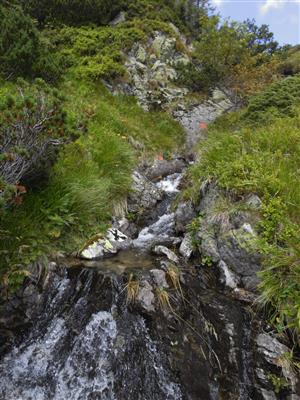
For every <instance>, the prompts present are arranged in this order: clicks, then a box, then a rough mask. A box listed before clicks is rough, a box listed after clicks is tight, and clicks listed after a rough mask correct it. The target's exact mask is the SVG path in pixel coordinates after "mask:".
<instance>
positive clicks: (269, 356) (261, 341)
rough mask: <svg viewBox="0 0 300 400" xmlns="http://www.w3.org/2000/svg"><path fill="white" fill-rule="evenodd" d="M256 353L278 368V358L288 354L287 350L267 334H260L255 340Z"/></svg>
mask: <svg viewBox="0 0 300 400" xmlns="http://www.w3.org/2000/svg"><path fill="white" fill-rule="evenodd" d="M256 343H257V346H258V351H259V352H261V353H263V355H264V357H265V359H266V360H267V361H268V362H269V363H270V364H274V365H276V366H280V365H281V364H280V357H282V355H283V354H284V353H287V352H289V348H288V347H287V346H285V345H284V344H282V343H280V342H279V341H278V340H277V339H276V338H275V337H273V336H271V335H270V334H268V333H261V334H259V335H258V336H257V338H256Z"/></svg>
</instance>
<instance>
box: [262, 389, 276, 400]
mask: <svg viewBox="0 0 300 400" xmlns="http://www.w3.org/2000/svg"><path fill="white" fill-rule="evenodd" d="M261 394H262V396H263V399H264V400H277V396H276V394H275V393H274V392H273V391H272V390H266V389H261Z"/></svg>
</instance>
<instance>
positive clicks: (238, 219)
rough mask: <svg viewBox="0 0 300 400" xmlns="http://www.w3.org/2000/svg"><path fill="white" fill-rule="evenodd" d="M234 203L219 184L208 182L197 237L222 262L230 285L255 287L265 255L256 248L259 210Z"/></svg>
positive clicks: (207, 253)
mask: <svg viewBox="0 0 300 400" xmlns="http://www.w3.org/2000/svg"><path fill="white" fill-rule="evenodd" d="M224 202H225V207H224ZM232 207H233V210H230V201H228V200H227V199H226V196H225V195H224V194H223V193H222V191H221V190H220V189H219V188H218V187H217V186H216V185H213V184H208V185H206V186H205V185H204V186H203V187H202V200H201V201H200V205H199V212H201V215H202V218H201V221H200V227H199V230H198V232H197V234H196V240H197V242H198V243H199V250H200V252H201V253H202V254H203V255H205V256H209V257H210V258H211V260H212V261H213V262H214V263H216V264H217V265H218V266H219V270H220V273H221V279H222V281H223V282H224V283H225V284H226V285H227V286H228V287H230V288H232V289H233V288H235V287H237V286H241V287H244V288H245V289H247V290H250V291H253V290H254V291H255V289H256V288H257V285H258V283H259V278H258V276H257V273H258V272H259V271H260V269H261V263H260V262H261V258H260V255H259V253H258V252H257V249H256V248H255V240H256V233H255V229H254V226H255V225H256V223H257V218H258V217H257V213H256V212H251V211H247V212H242V211H237V210H234V205H233V206H232Z"/></svg>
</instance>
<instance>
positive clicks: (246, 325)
mask: <svg viewBox="0 0 300 400" xmlns="http://www.w3.org/2000/svg"><path fill="white" fill-rule="evenodd" d="M153 267H155V262H154V265H153ZM189 269H190V272H188V273H185V274H184V275H183V278H184V281H185V284H182V294H183V296H184V301H183V297H182V295H180V294H179V293H177V294H176V293H175V292H173V295H172V297H171V298H170V304H171V307H169V306H166V307H165V308H164V309H162V308H161V306H160V304H159V299H158V297H157V294H156V286H157V284H159V282H160V281H161V279H162V278H163V280H164V282H166V281H165V278H164V277H162V276H160V280H157V270H154V271H155V273H154V274H153V273H152V272H151V273H146V272H144V274H143V276H142V277H141V282H142V281H144V282H147V284H148V290H150V291H151V293H152V295H153V298H152V300H153V302H152V307H150V308H148V309H146V308H145V307H143V301H145V298H143V296H142V291H143V290H144V286H143V287H142V285H141V287H140V289H139V290H140V292H141V296H140V297H139V296H138V297H137V300H136V302H134V303H131V304H126V291H124V286H125V284H126V282H127V279H128V276H125V275H119V276H117V275H114V274H110V275H103V274H102V273H101V272H98V271H96V270H86V269H80V268H79V269H78V268H73V269H72V268H71V269H67V268H65V267H54V266H53V267H52V271H50V272H49V273H48V275H47V277H46V279H45V281H44V283H43V288H42V291H39V290H38V288H37V287H36V286H34V285H32V284H30V283H28V284H27V285H25V286H24V291H23V296H22V298H21V300H20V302H19V304H15V306H16V308H15V309H14V311H13V312H14V314H15V315H16V316H17V315H18V310H19V312H20V314H19V315H18V318H19V324H20V325H19V328H18V331H17V332H15V337H14V340H13V341H12V344H13V346H12V347H11V348H10V349H9V346H8V348H7V350H8V351H6V352H5V351H3V352H2V357H1V361H0V375H1V381H0V398H1V399H3V400H16V399H22V400H29V399H39V400H44V399H45V400H46V399H47V400H48V399H49V400H50V399H51V400H52V399H66V398H72V399H101V400H102V399H109V400H111V399H118V400H121V399H124V400H125V399H126V400H136V399H141V400H154V399H155V400H165V399H170V400H171V399H174V400H175V399H176V400H179V399H186V400H187V399H191V400H202V399H203V400H210V399H212V400H213V399H243V400H244V399H245V400H247V399H249V400H250V399H251V400H252V399H258V400H260V399H261V400H263V399H265V398H266V397H264V395H263V393H264V391H265V392H270V393H273V390H272V385H271V384H270V382H269V381H268V379H266V376H267V374H268V372H270V371H273V372H275V373H276V372H277V370H278V368H279V367H278V366H277V365H276V363H275V360H277V358H278V357H279V356H280V355H281V354H282V353H283V352H284V351H286V349H287V348H286V347H285V346H284V345H282V344H280V343H279V342H278V341H277V340H276V339H275V338H272V336H271V335H270V334H268V333H264V334H261V333H259V331H260V330H261V322H259V320H258V319H256V318H253V315H252V314H251V313H250V311H249V309H247V307H246V306H244V305H243V304H242V303H240V302H239V301H236V300H234V299H232V298H230V297H228V296H225V295H224V294H222V293H218V292H217V291H214V290H211V289H209V288H208V285H209V286H210V287H211V286H212V284H213V281H212V280H211V278H209V280H207V278H206V279H205V280H203V279H202V278H201V276H203V271H201V269H199V267H196V266H193V265H190V267H189ZM160 275H161V274H160ZM164 285H166V283H164ZM170 293H172V291H170ZM21 310H22V314H21ZM7 312H9V310H7ZM10 313H11V310H10ZM5 315H6V314H4V316H5ZM270 346H271V347H272V346H273V349H272V348H271V347H270ZM261 371H263V373H262V372H261ZM287 395H288V392H287V391H284V392H282V396H281V397H276V396H275V394H274V397H273V398H274V399H276V398H281V399H286V398H287V397H284V396H287Z"/></svg>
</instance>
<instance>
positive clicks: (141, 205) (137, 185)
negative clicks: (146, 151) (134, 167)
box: [128, 171, 163, 213]
mask: <svg viewBox="0 0 300 400" xmlns="http://www.w3.org/2000/svg"><path fill="white" fill-rule="evenodd" d="M132 181H133V184H132V191H131V193H130V195H129V198H128V211H129V212H134V213H135V212H139V211H143V210H149V209H151V208H153V207H155V205H156V204H157V202H159V201H160V200H162V198H163V191H162V190H160V189H159V188H157V187H156V185H155V184H154V183H152V182H151V181H150V180H149V179H147V178H146V177H145V176H143V175H142V174H140V173H139V172H137V171H135V172H134V173H133V175H132Z"/></svg>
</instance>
